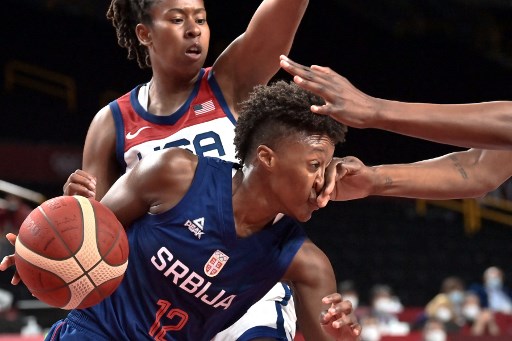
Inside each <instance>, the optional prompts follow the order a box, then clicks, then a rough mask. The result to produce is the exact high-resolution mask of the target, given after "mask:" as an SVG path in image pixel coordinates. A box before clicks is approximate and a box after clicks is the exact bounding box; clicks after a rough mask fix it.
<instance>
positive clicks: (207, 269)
mask: <svg viewBox="0 0 512 341" xmlns="http://www.w3.org/2000/svg"><path fill="white" fill-rule="evenodd" d="M228 259H229V257H228V256H227V255H226V254H225V253H224V252H222V251H219V250H217V251H215V252H214V253H213V255H212V256H211V257H210V259H209V260H208V262H206V264H205V265H204V273H205V274H206V276H208V277H215V276H217V275H218V274H219V272H220V270H222V268H223V267H224V265H225V264H226V263H227V261H228Z"/></svg>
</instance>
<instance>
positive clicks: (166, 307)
mask: <svg viewBox="0 0 512 341" xmlns="http://www.w3.org/2000/svg"><path fill="white" fill-rule="evenodd" d="M157 305H159V306H160V308H159V309H158V311H157V312H156V314H155V322H154V323H153V325H152V326H151V329H150V330H149V335H150V336H151V337H152V338H154V339H155V340H157V341H164V340H165V334H167V332H170V331H175V330H181V329H183V327H184V326H185V324H186V323H187V321H188V314H187V313H186V312H184V311H183V310H181V309H175V308H173V309H170V308H171V302H168V301H165V300H158V302H157ZM166 312H167V319H168V320H169V321H171V322H172V323H173V324H166V325H162V322H161V320H162V319H163V317H164V315H166V314H165V313H166Z"/></svg>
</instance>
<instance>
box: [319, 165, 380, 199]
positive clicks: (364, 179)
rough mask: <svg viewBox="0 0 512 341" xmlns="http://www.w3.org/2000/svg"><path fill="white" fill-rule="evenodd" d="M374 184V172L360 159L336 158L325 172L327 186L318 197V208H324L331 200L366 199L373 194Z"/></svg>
mask: <svg viewBox="0 0 512 341" xmlns="http://www.w3.org/2000/svg"><path fill="white" fill-rule="evenodd" d="M374 183H375V173H374V170H373V169H372V168H371V167H367V166H365V165H364V163H363V162H362V161H361V160H359V159H358V158H356V157H354V156H347V157H343V158H334V159H333V160H332V161H331V163H330V164H329V166H328V167H327V169H326V171H325V185H324V188H323V190H322V192H321V193H320V194H319V195H318V197H317V203H318V206H319V207H324V206H325V205H327V203H328V202H329V200H333V201H345V200H353V199H360V198H365V197H367V196H368V195H370V194H371V193H372V189H373V187H374Z"/></svg>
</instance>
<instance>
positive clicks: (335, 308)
mask: <svg viewBox="0 0 512 341" xmlns="http://www.w3.org/2000/svg"><path fill="white" fill-rule="evenodd" d="M352 310H353V308H352V302H350V301H347V300H345V301H342V302H339V303H336V304H332V305H331V307H330V308H329V309H327V312H328V313H329V314H331V315H333V316H343V315H350V314H351V313H352Z"/></svg>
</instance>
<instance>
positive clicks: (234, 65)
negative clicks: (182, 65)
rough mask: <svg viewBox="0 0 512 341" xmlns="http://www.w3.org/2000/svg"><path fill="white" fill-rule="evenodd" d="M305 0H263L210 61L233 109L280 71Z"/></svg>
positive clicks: (305, 4)
mask: <svg viewBox="0 0 512 341" xmlns="http://www.w3.org/2000/svg"><path fill="white" fill-rule="evenodd" d="M307 4H308V0H264V1H262V2H261V4H260V6H259V7H258V9H257V10H256V12H255V13H254V15H253V17H252V19H251V21H250V23H249V25H248V27H247V29H246V31H245V32H244V33H243V34H242V35H240V36H239V37H238V38H236V39H235V40H234V41H233V42H232V43H231V44H230V45H229V46H228V47H227V49H226V50H225V51H224V52H223V53H222V54H221V55H220V56H219V58H218V59H217V61H216V62H215V63H214V65H213V70H214V72H215V77H216V79H217V81H218V83H219V85H220V87H221V89H222V91H223V93H224V95H225V97H226V100H227V101H228V104H230V106H231V108H232V109H235V106H236V105H237V104H238V103H239V102H241V101H242V100H244V99H246V98H247V96H248V94H249V92H250V91H252V89H253V87H254V86H255V85H259V84H267V83H268V82H269V81H270V79H271V78H272V77H273V76H274V75H275V74H276V73H277V71H279V68H280V66H279V56H280V55H281V54H288V53H289V52H290V49H291V46H292V42H293V39H294V37H295V33H296V32H297V29H298V27H299V23H300V21H301V20H302V17H303V15H304V13H305V11H306V7H307Z"/></svg>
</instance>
